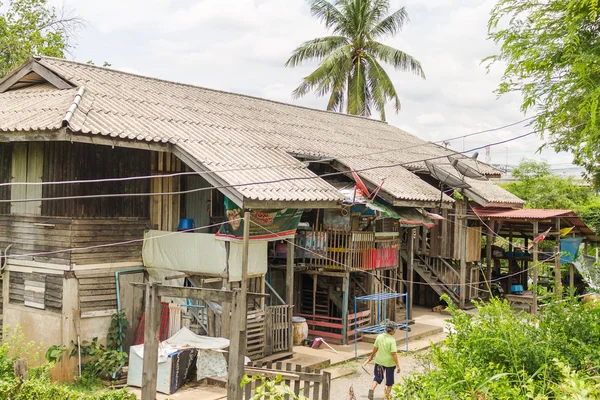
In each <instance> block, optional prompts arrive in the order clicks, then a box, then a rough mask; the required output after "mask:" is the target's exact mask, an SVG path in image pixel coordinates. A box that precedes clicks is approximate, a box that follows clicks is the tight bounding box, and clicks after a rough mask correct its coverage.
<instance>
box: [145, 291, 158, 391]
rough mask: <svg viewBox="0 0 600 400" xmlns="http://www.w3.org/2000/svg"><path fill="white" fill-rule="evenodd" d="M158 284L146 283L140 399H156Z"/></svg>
mask: <svg viewBox="0 0 600 400" xmlns="http://www.w3.org/2000/svg"><path fill="white" fill-rule="evenodd" d="M159 286H160V285H159V284H157V283H155V282H150V283H147V284H146V317H145V318H146V319H145V321H146V322H145V327H144V360H143V364H142V400H155V399H156V380H157V377H158V343H159V335H160V314H161V313H160V296H159V294H158V288H159Z"/></svg>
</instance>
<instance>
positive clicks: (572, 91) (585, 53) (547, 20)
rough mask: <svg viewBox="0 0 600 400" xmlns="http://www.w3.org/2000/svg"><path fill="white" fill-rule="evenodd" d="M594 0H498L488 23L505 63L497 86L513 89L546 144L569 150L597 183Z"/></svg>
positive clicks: (598, 48) (599, 137)
mask: <svg viewBox="0 0 600 400" xmlns="http://www.w3.org/2000/svg"><path fill="white" fill-rule="evenodd" d="M599 11H600V4H599V2H598V0H546V1H539V0H498V2H497V4H496V6H495V7H494V8H493V9H492V12H491V17H490V21H489V25H488V32H489V37H490V38H491V39H493V40H494V41H495V42H496V43H498V44H500V45H501V47H500V51H499V52H498V54H496V55H494V56H491V57H488V58H487V59H486V60H487V61H490V65H491V64H494V63H498V64H500V65H502V66H503V68H504V75H503V78H502V82H501V84H500V86H499V88H498V93H500V94H505V93H510V92H520V93H521V94H522V104H521V108H522V111H523V112H527V111H534V112H535V113H536V115H537V117H536V119H535V122H534V124H535V127H536V129H538V130H540V131H542V130H545V132H547V137H548V139H549V140H548V143H547V144H548V145H550V146H553V147H554V148H555V149H556V150H564V151H570V152H572V153H573V155H574V160H575V163H577V164H578V165H582V166H584V167H585V168H586V170H587V175H588V177H589V178H593V180H594V183H595V184H596V185H597V186H600V174H599V171H600V169H599V165H600V163H599V162H600V118H598V110H599V103H600V102H599V100H600V85H599V84H598V83H599V81H600V35H599V32H600V31H599V30H598V22H599V19H598V18H599V13H598V12H599Z"/></svg>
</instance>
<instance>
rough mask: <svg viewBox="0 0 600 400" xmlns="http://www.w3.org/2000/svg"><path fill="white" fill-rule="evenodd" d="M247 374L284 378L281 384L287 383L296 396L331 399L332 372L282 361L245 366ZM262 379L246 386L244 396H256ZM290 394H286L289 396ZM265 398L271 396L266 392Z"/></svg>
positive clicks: (247, 398) (247, 399)
mask: <svg viewBox="0 0 600 400" xmlns="http://www.w3.org/2000/svg"><path fill="white" fill-rule="evenodd" d="M244 372H245V373H246V375H248V376H250V377H254V376H261V377H264V378H270V379H271V380H275V379H277V377H278V376H280V377H281V378H282V380H281V382H280V383H279V384H285V385H287V386H288V387H289V388H290V389H292V390H293V392H294V394H295V395H296V397H299V396H300V395H302V396H303V397H304V398H307V399H312V400H330V399H331V374H330V373H329V372H327V371H321V370H319V369H315V370H312V369H309V368H305V367H302V366H301V365H292V364H291V363H287V364H285V365H284V364H283V363H281V362H278V363H275V364H273V363H272V362H268V363H264V364H263V363H254V364H250V365H248V366H246V367H245V368H244ZM261 384H262V382H261V381H260V380H255V381H252V382H250V383H248V384H246V386H244V398H245V399H246V400H249V399H251V398H252V397H253V396H254V390H255V389H256V388H257V387H258V386H259V385H261ZM288 397H289V396H286V398H288ZM264 398H274V397H270V396H268V395H267V394H266V393H265V397H264Z"/></svg>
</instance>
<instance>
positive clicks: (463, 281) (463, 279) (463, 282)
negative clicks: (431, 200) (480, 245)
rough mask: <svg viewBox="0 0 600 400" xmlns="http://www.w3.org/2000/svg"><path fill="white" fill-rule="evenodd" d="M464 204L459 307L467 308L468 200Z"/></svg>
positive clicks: (461, 209)
mask: <svg viewBox="0 0 600 400" xmlns="http://www.w3.org/2000/svg"><path fill="white" fill-rule="evenodd" d="M463 202H464V204H463V205H461V208H460V214H461V215H460V217H459V219H458V221H459V223H460V297H459V299H458V303H459V307H460V308H461V309H464V308H465V300H466V298H467V218H466V216H467V203H466V202H467V200H466V197H465V200H463Z"/></svg>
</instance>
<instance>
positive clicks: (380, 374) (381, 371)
mask: <svg viewBox="0 0 600 400" xmlns="http://www.w3.org/2000/svg"><path fill="white" fill-rule="evenodd" d="M395 369H396V367H383V366H381V365H379V364H375V370H374V371H373V373H374V377H373V380H374V381H375V382H377V383H378V384H381V382H383V378H384V377H385V386H393V385H394V372H395Z"/></svg>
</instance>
